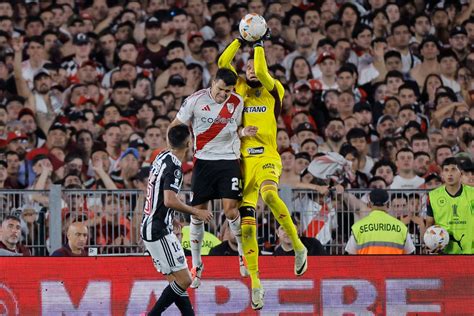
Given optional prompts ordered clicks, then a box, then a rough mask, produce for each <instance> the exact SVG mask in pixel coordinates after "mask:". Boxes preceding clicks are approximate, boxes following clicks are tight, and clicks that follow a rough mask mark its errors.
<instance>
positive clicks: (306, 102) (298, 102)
mask: <svg viewBox="0 0 474 316" xmlns="http://www.w3.org/2000/svg"><path fill="white" fill-rule="evenodd" d="M294 103H295V105H298V106H301V107H306V106H309V105H310V104H311V100H307V101H305V100H298V99H295V102H294Z"/></svg>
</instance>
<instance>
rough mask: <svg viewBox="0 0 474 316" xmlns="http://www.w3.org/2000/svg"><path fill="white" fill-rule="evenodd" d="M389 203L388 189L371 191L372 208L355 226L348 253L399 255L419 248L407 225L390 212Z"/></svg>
mask: <svg viewBox="0 0 474 316" xmlns="http://www.w3.org/2000/svg"><path fill="white" fill-rule="evenodd" d="M388 203H389V196H388V193H387V191H386V190H383V189H373V190H372V191H371V192H370V194H369V207H370V209H371V211H370V213H369V215H368V216H366V217H364V218H363V219H361V220H359V221H358V222H356V223H355V224H354V225H352V227H351V231H352V234H351V237H350V238H349V241H348V242H347V245H346V248H345V250H346V252H348V253H349V254H353V255H355V254H359V255H375V254H378V255H382V254H385V255H396V254H410V253H412V252H414V251H415V246H414V244H413V241H412V239H411V236H410V234H408V229H407V227H406V226H405V224H403V223H402V222H401V221H399V220H398V219H396V218H394V217H392V216H391V215H389V214H388Z"/></svg>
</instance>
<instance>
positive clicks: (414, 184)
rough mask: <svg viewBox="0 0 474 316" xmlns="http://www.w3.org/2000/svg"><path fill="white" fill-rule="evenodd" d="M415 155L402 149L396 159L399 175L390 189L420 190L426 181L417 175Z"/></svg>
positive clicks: (408, 150)
mask: <svg viewBox="0 0 474 316" xmlns="http://www.w3.org/2000/svg"><path fill="white" fill-rule="evenodd" d="M414 162H415V155H414V153H413V151H412V150H411V149H409V148H402V149H400V150H399V151H398V152H397V154H396V158H395V164H396V166H397V173H398V174H397V175H396V176H395V178H393V183H392V184H391V185H390V189H418V188H420V187H421V186H422V185H423V184H424V183H425V180H424V179H423V178H421V177H419V176H417V175H416V174H415V171H414Z"/></svg>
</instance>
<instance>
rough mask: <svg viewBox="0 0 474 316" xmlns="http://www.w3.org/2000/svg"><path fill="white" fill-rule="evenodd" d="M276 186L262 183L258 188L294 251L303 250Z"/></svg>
mask: <svg viewBox="0 0 474 316" xmlns="http://www.w3.org/2000/svg"><path fill="white" fill-rule="evenodd" d="M277 190H278V188H277V187H276V186H275V185H271V184H269V185H264V186H263V187H262V189H261V190H260V194H261V196H262V199H263V201H264V202H265V204H266V205H268V207H269V208H270V210H271V211H272V213H273V216H275V218H276V220H277V221H278V223H279V224H280V225H281V226H283V229H284V230H285V233H286V234H287V235H288V237H290V239H291V243H292V244H293V248H294V250H295V251H300V250H303V249H304V248H305V247H304V245H303V243H302V242H301V240H300V238H299V237H298V232H297V231H296V227H295V225H294V224H293V221H292V220H291V216H290V212H289V211H288V208H287V207H286V205H285V202H283V200H282V199H281V198H280V197H279V196H278V191H277Z"/></svg>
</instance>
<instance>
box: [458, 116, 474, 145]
mask: <svg viewBox="0 0 474 316" xmlns="http://www.w3.org/2000/svg"><path fill="white" fill-rule="evenodd" d="M457 127H458V140H459V143H458V144H459V146H460V150H461V151H463V152H468V147H467V146H466V142H467V140H468V139H469V138H472V137H473V136H474V120H473V119H471V118H470V117H467V116H466V117H462V118H460V119H459V120H458V121H457Z"/></svg>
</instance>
